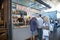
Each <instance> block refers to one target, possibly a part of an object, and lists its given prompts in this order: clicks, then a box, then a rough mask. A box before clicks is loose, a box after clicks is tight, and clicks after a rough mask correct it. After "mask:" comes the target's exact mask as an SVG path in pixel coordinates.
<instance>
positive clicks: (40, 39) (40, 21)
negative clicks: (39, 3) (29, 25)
mask: <svg viewBox="0 0 60 40" xmlns="http://www.w3.org/2000/svg"><path fill="white" fill-rule="evenodd" d="M37 24H38V36H39V40H42V35H43V30H42V27H43V19H42V18H41V14H40V15H39V17H38V18H37Z"/></svg>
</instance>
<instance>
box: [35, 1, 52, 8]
mask: <svg viewBox="0 0 60 40" xmlns="http://www.w3.org/2000/svg"><path fill="white" fill-rule="evenodd" d="M35 1H37V2H39V3H40V4H43V5H44V6H46V7H48V8H51V6H49V5H48V4H46V3H45V2H43V1H42V0H35Z"/></svg>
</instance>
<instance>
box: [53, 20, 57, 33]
mask: <svg viewBox="0 0 60 40" xmlns="http://www.w3.org/2000/svg"><path fill="white" fill-rule="evenodd" d="M57 25H58V22H57V20H55V21H54V32H56V31H57Z"/></svg>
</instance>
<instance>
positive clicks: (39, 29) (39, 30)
mask: <svg viewBox="0 0 60 40" xmlns="http://www.w3.org/2000/svg"><path fill="white" fill-rule="evenodd" d="M42 35H43V31H42V28H38V38H39V40H42Z"/></svg>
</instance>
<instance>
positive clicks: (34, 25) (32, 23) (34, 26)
mask: <svg viewBox="0 0 60 40" xmlns="http://www.w3.org/2000/svg"><path fill="white" fill-rule="evenodd" d="M36 29H37V23H36V18H35V17H33V18H32V19H31V20H30V31H31V33H32V38H33V39H32V38H31V40H35V34H36Z"/></svg>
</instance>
